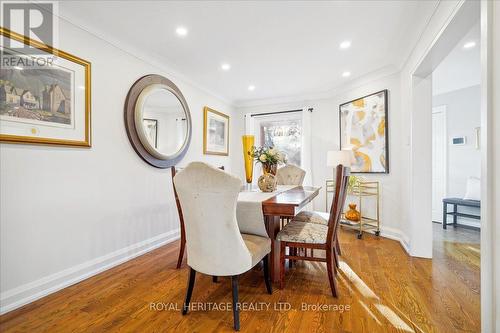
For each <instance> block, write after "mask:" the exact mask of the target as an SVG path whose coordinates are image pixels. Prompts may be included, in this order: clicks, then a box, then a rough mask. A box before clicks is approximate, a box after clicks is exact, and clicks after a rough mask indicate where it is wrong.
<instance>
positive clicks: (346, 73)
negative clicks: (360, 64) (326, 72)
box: [342, 72, 351, 77]
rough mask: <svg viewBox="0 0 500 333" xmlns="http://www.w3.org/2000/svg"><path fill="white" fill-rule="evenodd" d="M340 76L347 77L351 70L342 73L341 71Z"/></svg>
mask: <svg viewBox="0 0 500 333" xmlns="http://www.w3.org/2000/svg"><path fill="white" fill-rule="evenodd" d="M342 76H343V77H349V76H351V72H344V73H342Z"/></svg>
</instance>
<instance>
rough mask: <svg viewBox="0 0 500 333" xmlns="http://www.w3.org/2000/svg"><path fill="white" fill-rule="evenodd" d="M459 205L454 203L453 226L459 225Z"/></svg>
mask: <svg viewBox="0 0 500 333" xmlns="http://www.w3.org/2000/svg"><path fill="white" fill-rule="evenodd" d="M457 212H458V209H457V205H453V227H456V226H457Z"/></svg>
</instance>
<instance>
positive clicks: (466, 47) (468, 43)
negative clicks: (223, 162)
mask: <svg viewBox="0 0 500 333" xmlns="http://www.w3.org/2000/svg"><path fill="white" fill-rule="evenodd" d="M474 46H476V42H467V43H465V44H464V49H470V48H473V47H474Z"/></svg>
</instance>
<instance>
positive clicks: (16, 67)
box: [14, 66, 23, 71]
mask: <svg viewBox="0 0 500 333" xmlns="http://www.w3.org/2000/svg"><path fill="white" fill-rule="evenodd" d="M14 69H17V70H18V71H22V70H23V68H22V67H21V66H14Z"/></svg>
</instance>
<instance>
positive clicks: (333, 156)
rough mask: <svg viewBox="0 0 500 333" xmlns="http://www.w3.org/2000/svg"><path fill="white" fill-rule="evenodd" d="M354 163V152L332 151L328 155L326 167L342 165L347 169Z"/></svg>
mask: <svg viewBox="0 0 500 333" xmlns="http://www.w3.org/2000/svg"><path fill="white" fill-rule="evenodd" d="M351 161H352V151H350V150H331V151H329V152H328V153H327V154H326V165H327V166H329V167H336V166H337V165H339V164H342V165H343V166H345V167H350V166H351Z"/></svg>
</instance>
